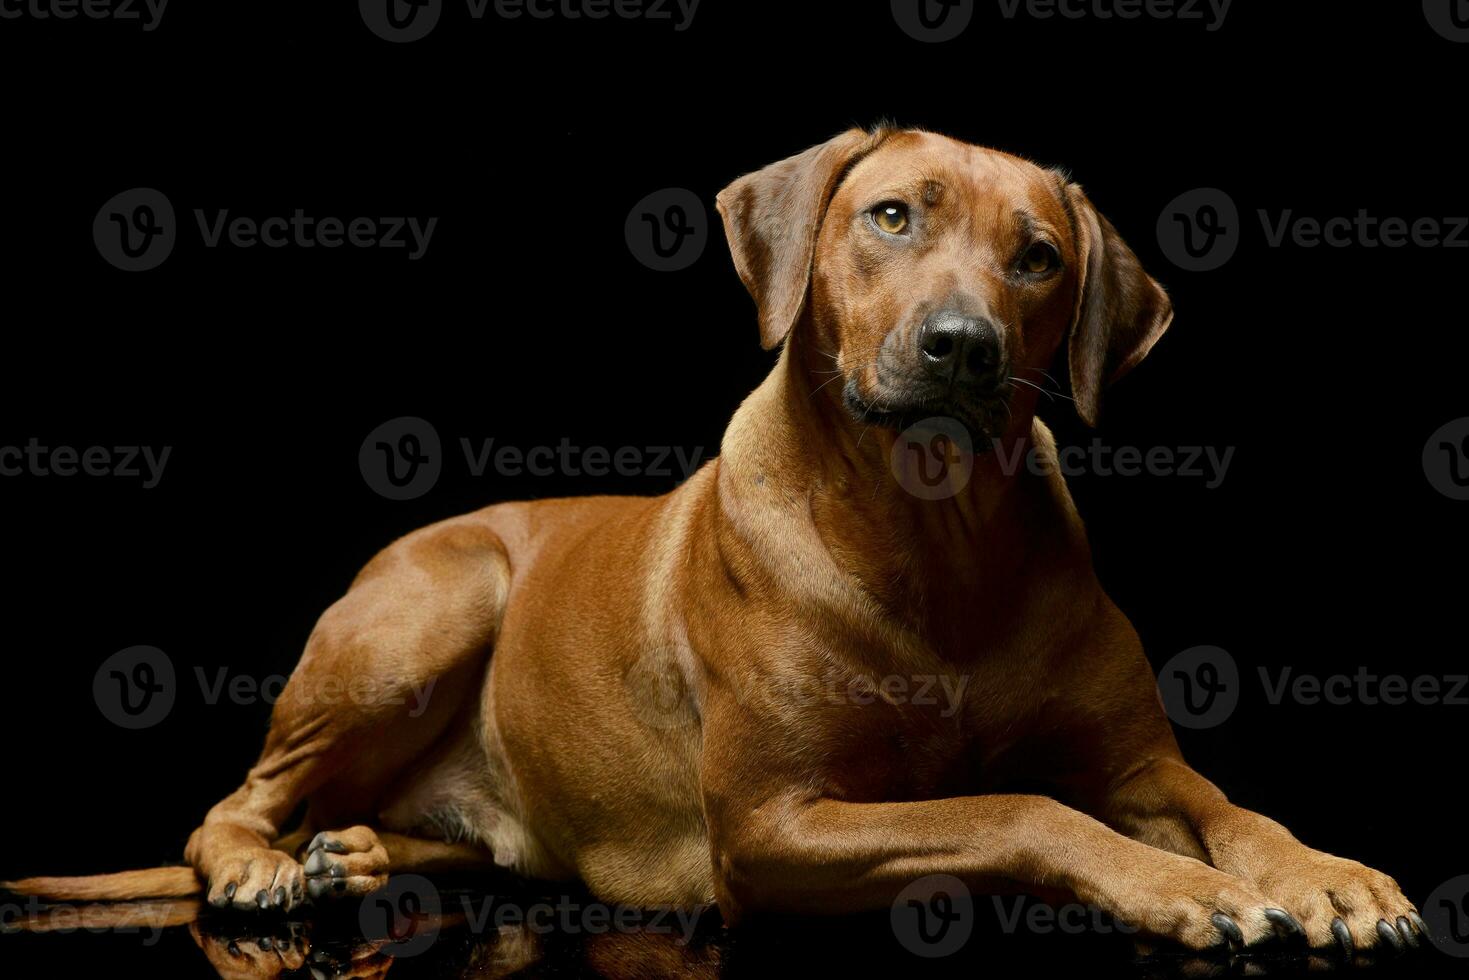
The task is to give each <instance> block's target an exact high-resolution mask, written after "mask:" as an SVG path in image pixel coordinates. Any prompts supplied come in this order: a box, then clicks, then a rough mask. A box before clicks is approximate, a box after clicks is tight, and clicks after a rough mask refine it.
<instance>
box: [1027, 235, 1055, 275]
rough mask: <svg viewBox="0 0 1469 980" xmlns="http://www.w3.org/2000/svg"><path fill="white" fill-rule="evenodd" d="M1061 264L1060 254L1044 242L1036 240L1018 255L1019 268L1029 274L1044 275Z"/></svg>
mask: <svg viewBox="0 0 1469 980" xmlns="http://www.w3.org/2000/svg"><path fill="white" fill-rule="evenodd" d="M1060 265H1061V256H1059V255H1057V254H1056V250H1055V249H1054V248H1052V247H1051V246H1050V245H1049V244H1048V243H1046V242H1036V243H1035V244H1034V245H1032V246H1030V248H1028V249H1026V250H1025V254H1024V255H1022V256H1021V257H1020V268H1022V269H1024V270H1025V271H1026V272H1029V273H1030V274H1031V275H1035V276H1040V275H1045V274H1046V273H1047V272H1050V271H1051V270H1052V269H1055V268H1057V267H1059V266H1060Z"/></svg>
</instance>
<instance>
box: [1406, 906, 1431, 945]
mask: <svg viewBox="0 0 1469 980" xmlns="http://www.w3.org/2000/svg"><path fill="white" fill-rule="evenodd" d="M1408 919H1409V921H1411V922H1412V923H1413V925H1415V926H1417V927H1418V931H1419V932H1421V933H1423V938H1424V939H1430V940H1431V939H1432V938H1433V937H1432V936H1430V935H1429V934H1428V923H1426V922H1424V921H1423V917H1422V916H1421V915H1419V914H1418V913H1417V912H1409V913H1408Z"/></svg>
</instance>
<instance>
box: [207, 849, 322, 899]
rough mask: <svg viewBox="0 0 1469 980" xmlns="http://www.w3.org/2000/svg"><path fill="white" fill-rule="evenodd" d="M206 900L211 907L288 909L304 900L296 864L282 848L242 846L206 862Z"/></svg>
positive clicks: (301, 880)
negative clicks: (279, 849)
mask: <svg viewBox="0 0 1469 980" xmlns="http://www.w3.org/2000/svg"><path fill="white" fill-rule="evenodd" d="M207 877H208V879H209V890H208V893H207V899H206V900H207V901H208V902H209V904H210V905H212V906H214V907H215V908H218V909H222V908H234V909H238V910H240V911H242V912H248V911H260V912H265V911H282V912H288V911H290V910H291V909H293V908H295V907H296V906H297V905H299V904H300V903H301V902H302V901H303V900H304V899H305V879H304V875H303V873H302V870H301V865H300V863H299V862H298V861H297V860H296V859H295V858H293V857H291V855H289V854H286V853H285V852H283V851H273V850H270V849H269V848H265V847H242V848H239V849H237V850H234V851H232V852H230V853H228V854H226V855H224V856H223V857H221V858H215V859H213V860H211V861H210V862H209V867H208V869H207Z"/></svg>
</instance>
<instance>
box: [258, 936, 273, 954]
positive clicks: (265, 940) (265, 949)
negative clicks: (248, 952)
mask: <svg viewBox="0 0 1469 980" xmlns="http://www.w3.org/2000/svg"><path fill="white" fill-rule="evenodd" d="M255 945H256V946H257V947H259V949H260V951H261V952H262V953H269V952H270V951H271V950H273V949H275V941H274V940H272V939H271V938H270V937H269V936H261V937H260V938H259V939H257V940H255Z"/></svg>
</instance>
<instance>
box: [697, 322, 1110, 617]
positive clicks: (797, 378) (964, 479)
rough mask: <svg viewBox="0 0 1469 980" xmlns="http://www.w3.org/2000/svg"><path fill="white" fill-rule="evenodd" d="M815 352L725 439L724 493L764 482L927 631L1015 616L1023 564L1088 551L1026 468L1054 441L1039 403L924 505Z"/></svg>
mask: <svg viewBox="0 0 1469 980" xmlns="http://www.w3.org/2000/svg"><path fill="white" fill-rule="evenodd" d="M811 346H814V345H810V344H806V345H803V344H802V343H801V341H800V340H799V338H798V337H793V338H792V339H791V340H790V341H789V342H788V343H787V344H786V345H785V347H784V348H783V349H782V351H781V354H780V360H779V362H778V363H777V365H776V367H775V369H774V370H773V371H772V372H771V373H770V375H769V377H767V378H766V380H765V381H764V383H762V384H761V385H760V387H759V388H757V389H756V390H755V392H753V393H752V394H751V395H750V397H749V398H748V399H746V401H745V403H744V404H743V405H742V406H741V407H740V410H739V411H738V412H737V413H736V415H735V418H734V420H733V421H732V422H731V424H730V427H729V430H728V432H727V433H726V436H725V441H724V447H723V452H722V455H723V461H722V472H721V480H735V481H740V482H742V483H757V485H758V486H760V488H761V491H762V492H761V493H760V494H759V495H758V496H757V499H764V500H766V501H768V502H770V503H771V504H772V505H774V506H785V507H787V508H788V510H789V511H790V513H791V514H792V515H793V520H799V521H802V522H804V523H805V524H806V525H807V527H806V528H803V529H801V530H802V532H803V533H804V532H805V531H807V530H809V532H810V533H814V534H815V535H816V536H817V537H819V539H820V542H821V544H822V546H823V547H824V550H825V552H826V554H828V555H829V556H830V557H831V558H832V560H833V562H834V563H835V564H836V565H837V566H838V567H839V568H840V569H841V570H842V571H843V572H845V573H846V575H847V576H849V577H850V578H851V579H853V580H855V581H856V582H857V583H859V584H860V587H861V589H862V590H863V591H864V592H865V593H867V594H868V595H869V596H870V597H871V598H872V599H873V600H875V601H876V602H878V603H880V604H881V605H883V606H884V607H886V608H888V609H890V610H892V611H894V612H895V613H897V614H899V615H907V616H908V617H909V618H910V619H911V618H913V617H916V618H918V619H920V620H923V621H924V622H923V623H921V624H917V625H918V627H919V628H922V629H924V630H925V632H933V631H934V630H935V629H936V630H938V631H940V632H949V629H948V626H947V624H944V623H940V622H937V621H935V619H934V617H935V616H939V614H937V613H934V612H932V610H938V609H948V610H956V609H958V610H966V611H968V612H971V613H973V612H983V611H984V610H985V609H987V608H989V607H992V606H995V605H998V604H1003V603H1005V602H1007V601H1009V600H1010V599H1012V598H1013V597H1012V596H1010V595H1009V591H1010V588H1011V583H1013V582H1014V581H1017V580H1019V579H1021V578H1022V576H1019V575H1017V574H1016V572H1017V566H1018V565H1019V563H1022V562H1027V563H1028V562H1031V561H1033V560H1035V559H1036V558H1038V557H1043V555H1044V554H1055V555H1065V554H1068V553H1070V552H1074V551H1075V545H1076V542H1075V540H1074V536H1075V533H1076V532H1075V529H1076V528H1077V527H1079V525H1078V524H1076V523H1075V522H1074V521H1073V520H1071V519H1070V518H1071V517H1072V516H1074V512H1070V502H1069V500H1064V501H1063V500H1060V499H1058V497H1057V487H1056V485H1055V484H1054V483H1052V482H1050V481H1049V480H1048V479H1047V478H1044V477H1041V476H1037V475H1036V474H1034V473H1031V472H1030V471H1029V470H1028V469H1027V468H1026V467H1024V466H1017V465H1015V462H1016V461H1017V460H1019V459H1021V458H1022V456H1023V453H1024V452H1026V451H1027V450H1028V449H1029V448H1031V447H1032V446H1034V445H1036V444H1038V443H1039V444H1040V445H1041V446H1042V447H1043V449H1044V447H1048V446H1049V445H1050V442H1051V440H1050V434H1049V432H1048V431H1047V430H1046V429H1045V427H1044V426H1043V425H1041V424H1040V423H1038V422H1034V421H1033V420H1034V408H1035V406H1034V400H1033V398H1030V399H1027V398H1018V399H1017V400H1016V401H1015V402H1014V403H1012V405H1011V410H1012V413H1013V421H1012V423H1011V427H1010V429H1009V430H1007V432H1005V433H1004V434H1003V435H1002V436H1000V437H999V439H998V440H997V444H996V445H995V446H994V447H993V448H990V447H989V446H985V447H983V448H984V449H985V450H986V451H982V452H980V453H978V454H976V455H974V456H973V457H972V460H970V462H972V469H968V468H967V467H960V470H961V472H960V473H959V474H958V475H956V478H955V479H954V481H953V482H952V483H951V484H948V485H944V486H939V487H936V488H930V487H923V488H921V489H919V492H918V493H915V492H914V490H913V489H909V487H914V486H915V484H913V483H912V481H911V479H905V477H903V476H900V475H899V474H898V472H897V471H896V469H895V466H894V463H893V459H894V448H895V446H897V447H898V449H899V458H900V459H901V458H902V454H903V453H906V452H907V451H908V449H907V448H906V447H903V446H901V445H899V441H900V433H898V432H895V431H892V430H891V429H887V428H883V427H880V426H872V425H863V424H861V423H860V422H859V421H857V420H856V419H854V418H853V417H852V416H851V414H850V413H849V412H848V411H847V409H846V408H845V406H844V405H843V404H842V399H841V391H840V385H841V380H840V376H837V377H838V380H837V381H834V382H831V383H824V382H828V381H830V379H831V378H832V377H833V375H832V374H831V372H830V368H831V366H832V365H831V363H830V361H831V359H830V357H829V356H826V355H822V354H820V352H819V351H812V350H810V349H809V348H810V347H811ZM899 466H901V463H900V464H899ZM910 476H911V474H910ZM905 482H906V483H907V487H905ZM1059 492H1060V495H1061V497H1064V495H1065V491H1064V488H1061V489H1060V491H1059ZM920 494H922V495H920ZM722 496H723V495H722ZM740 497H741V495H739V494H735V495H728V496H726V497H725V499H726V500H733V499H740ZM793 533H795V532H794V531H793ZM1082 547H1083V548H1084V539H1083V541H1082ZM925 610H928V611H927V612H925ZM940 618H941V617H940Z"/></svg>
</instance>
